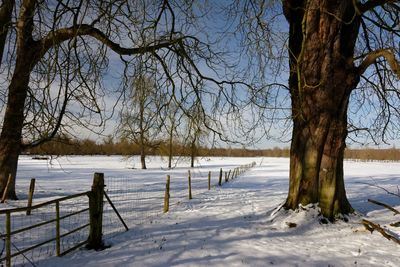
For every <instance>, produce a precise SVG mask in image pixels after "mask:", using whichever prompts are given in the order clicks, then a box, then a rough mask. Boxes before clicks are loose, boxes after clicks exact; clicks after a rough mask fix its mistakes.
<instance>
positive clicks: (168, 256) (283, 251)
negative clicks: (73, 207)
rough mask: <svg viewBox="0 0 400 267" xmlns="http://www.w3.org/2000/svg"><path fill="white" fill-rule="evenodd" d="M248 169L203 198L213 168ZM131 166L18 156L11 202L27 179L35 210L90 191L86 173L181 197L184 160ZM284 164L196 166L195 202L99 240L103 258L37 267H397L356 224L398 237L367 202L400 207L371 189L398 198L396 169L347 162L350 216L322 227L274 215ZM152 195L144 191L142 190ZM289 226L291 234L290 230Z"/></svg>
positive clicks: (284, 182)
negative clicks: (32, 183)
mask: <svg viewBox="0 0 400 267" xmlns="http://www.w3.org/2000/svg"><path fill="white" fill-rule="evenodd" d="M252 161H255V162H256V163H257V166H256V167H254V168H252V169H251V170H249V171H247V172H246V173H244V174H242V175H241V176H239V177H237V178H236V179H234V180H232V181H229V182H228V183H224V184H223V186H222V187H218V186H214V187H213V188H212V189H211V190H210V191H208V190H207V188H206V187H207V182H206V181H207V178H206V177H207V175H208V171H212V179H213V182H212V183H213V185H215V184H216V182H217V180H216V179H217V175H218V171H219V168H223V169H224V170H228V169H233V168H234V167H237V166H239V165H242V164H248V163H251V162H252ZM138 162H139V161H138V160H137V158H136V159H129V160H126V159H124V158H122V157H97V156H96V157H68V158H58V159H53V160H52V161H51V164H50V162H49V161H43V160H32V159H31V157H28V156H23V157H21V159H20V165H19V170H18V177H19V180H18V187H17V191H18V193H17V194H18V195H19V197H20V198H21V200H19V201H16V202H13V203H9V204H11V205H14V206H18V205H20V206H23V205H25V204H26V192H27V188H28V187H29V179H30V178H31V177H35V178H36V183H37V188H36V192H35V200H34V201H35V203H39V202H41V201H42V200H43V201H44V200H46V199H49V198H51V197H56V196H64V195H68V194H73V193H76V192H82V191H86V190H89V189H90V186H91V180H92V176H93V173H94V172H104V173H105V176H106V177H108V176H113V177H131V181H132V183H135V184H136V185H137V187H138V188H139V189H140V188H142V187H141V186H143V185H144V184H145V185H146V187H143V188H147V189H148V188H150V187H152V186H153V188H155V189H156V190H153V191H151V194H153V195H154V196H157V199H162V197H163V189H164V182H165V177H166V175H167V174H170V175H171V180H172V184H171V190H172V191H171V194H173V192H174V188H175V189H177V188H180V189H181V190H180V192H185V191H184V188H185V184H186V182H187V171H188V169H189V168H187V166H188V164H189V163H188V162H187V161H181V162H179V163H178V165H177V167H176V168H175V169H173V170H166V169H164V168H163V167H165V166H166V162H165V161H162V160H161V159H160V158H151V159H150V161H149V163H148V168H149V169H148V170H145V171H142V170H139V169H132V168H131V167H135V166H136V167H138V166H139V164H138ZM288 168H289V161H288V159H285V158H203V159H199V162H198V167H196V168H194V169H192V170H191V172H192V175H193V177H194V178H193V183H194V191H193V199H192V200H188V199H187V198H186V197H185V195H184V194H182V195H180V198H179V199H173V203H172V204H173V205H172V206H171V208H170V211H169V212H168V213H166V214H163V213H162V212H161V210H162V205H161V203H160V206H157V205H156V206H155V207H153V208H155V210H157V211H160V212H156V213H154V215H153V216H152V218H151V221H150V220H149V221H148V222H147V223H146V222H144V223H143V222H141V223H138V224H137V225H135V227H132V228H131V229H130V230H129V231H128V232H120V233H119V234H117V235H112V236H106V243H107V244H110V245H111V247H110V248H108V249H106V250H103V251H97V252H96V251H90V250H85V249H79V250H77V251H74V252H72V253H70V254H68V255H66V256H64V257H60V258H57V257H51V258H49V259H47V260H45V261H42V262H39V266H95V267H99V266H110V267H111V266H112V267H114V266H160V267H161V266H207V265H208V266H399V264H400V263H399V258H400V247H399V245H397V244H395V243H394V242H393V241H389V240H386V239H385V238H384V237H383V236H382V235H381V234H379V233H376V232H374V233H373V234H371V233H370V232H368V231H366V230H365V228H364V227H363V226H362V225H361V224H360V223H359V222H360V220H361V218H363V217H364V218H367V219H369V220H371V221H373V222H376V223H379V224H381V225H382V226H386V227H387V228H388V229H389V230H391V231H392V233H393V234H394V235H396V236H397V237H399V236H400V230H399V229H398V228H395V227H391V226H389V223H392V222H397V221H400V219H399V218H400V216H399V215H397V216H394V215H393V213H392V212H390V211H388V210H386V209H384V208H382V207H380V206H376V205H373V204H371V203H369V202H367V199H368V198H371V199H375V200H378V201H382V202H385V203H388V204H390V205H392V206H394V207H396V208H397V209H400V198H398V197H394V196H391V195H389V194H388V193H387V192H385V191H384V190H382V189H379V188H377V187H375V186H372V184H377V185H379V186H382V187H384V188H386V189H387V190H390V191H392V192H395V193H397V190H398V187H397V186H398V183H399V176H400V163H393V162H391V163H383V162H369V163H364V162H354V161H346V162H345V182H346V190H347V195H348V198H349V200H350V202H351V204H352V205H353V207H354V208H355V209H357V211H358V215H357V216H351V217H350V220H349V222H348V223H345V222H342V221H339V222H337V223H334V224H321V223H320V222H319V220H318V214H317V211H316V210H315V209H312V208H311V207H305V208H304V211H302V212H293V211H291V212H286V211H282V210H281V211H279V212H276V210H277V207H279V206H280V205H281V204H282V202H284V200H285V198H286V194H287V188H288ZM148 192H149V193H148V194H150V191H148ZM290 223H295V224H296V225H297V226H296V227H292V228H291V227H289V225H290Z"/></svg>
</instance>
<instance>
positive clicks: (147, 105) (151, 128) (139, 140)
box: [120, 74, 162, 169]
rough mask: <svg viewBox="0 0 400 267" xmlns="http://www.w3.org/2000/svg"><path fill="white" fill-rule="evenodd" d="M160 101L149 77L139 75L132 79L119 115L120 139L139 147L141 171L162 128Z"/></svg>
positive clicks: (144, 167)
mask: <svg viewBox="0 0 400 267" xmlns="http://www.w3.org/2000/svg"><path fill="white" fill-rule="evenodd" d="M160 99H161V97H160V96H158V95H157V88H156V87H155V84H154V81H153V79H152V78H151V76H146V75H145V74H141V75H139V76H138V77H133V79H132V85H131V95H130V101H129V105H128V107H127V108H126V110H125V111H124V112H123V113H122V115H121V125H120V132H121V136H122V138H126V139H128V140H131V141H133V142H134V143H136V144H138V145H139V146H140V163H141V166H142V169H147V168H146V154H147V151H148V150H149V148H152V147H154V145H155V142H156V138H157V136H159V129H161V127H162V125H161V122H160V119H159V117H160V109H161V103H160Z"/></svg>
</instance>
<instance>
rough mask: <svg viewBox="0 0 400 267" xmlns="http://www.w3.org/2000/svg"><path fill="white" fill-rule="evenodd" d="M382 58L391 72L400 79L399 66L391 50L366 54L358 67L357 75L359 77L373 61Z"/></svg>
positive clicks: (380, 50)
mask: <svg viewBox="0 0 400 267" xmlns="http://www.w3.org/2000/svg"><path fill="white" fill-rule="evenodd" d="M380 57H384V58H385V59H386V61H387V63H388V64H389V66H390V68H391V69H392V71H393V72H394V73H395V74H396V76H397V77H398V78H399V79H400V64H399V62H398V61H397V60H396V57H395V56H394V53H393V52H392V50H391V49H379V50H375V51H372V52H370V53H368V55H367V56H366V57H365V58H364V60H363V62H361V64H360V66H359V67H358V73H359V74H360V75H361V74H363V73H364V72H365V71H366V70H367V68H368V67H369V66H370V65H372V64H374V63H375V61H376V60H377V59H378V58H380Z"/></svg>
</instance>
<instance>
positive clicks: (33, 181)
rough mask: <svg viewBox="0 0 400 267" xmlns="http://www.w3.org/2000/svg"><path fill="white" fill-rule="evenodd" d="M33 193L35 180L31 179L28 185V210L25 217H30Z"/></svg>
mask: <svg viewBox="0 0 400 267" xmlns="http://www.w3.org/2000/svg"><path fill="white" fill-rule="evenodd" d="M34 191H35V178H32V179H31V184H30V185H29V193H28V209H27V210H26V215H31V207H32V201H33V192H34Z"/></svg>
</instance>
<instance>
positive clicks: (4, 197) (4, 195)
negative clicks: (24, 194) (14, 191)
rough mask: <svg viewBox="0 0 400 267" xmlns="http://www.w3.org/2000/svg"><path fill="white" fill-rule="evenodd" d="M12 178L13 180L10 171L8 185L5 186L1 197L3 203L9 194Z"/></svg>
mask: <svg viewBox="0 0 400 267" xmlns="http://www.w3.org/2000/svg"><path fill="white" fill-rule="evenodd" d="M11 180H12V175H11V173H10V174H9V175H8V180H7V184H6V187H5V188H4V192H3V196H2V198H1V203H4V202H5V201H6V198H7V194H8V189H9V188H10V185H11Z"/></svg>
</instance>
